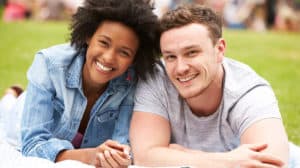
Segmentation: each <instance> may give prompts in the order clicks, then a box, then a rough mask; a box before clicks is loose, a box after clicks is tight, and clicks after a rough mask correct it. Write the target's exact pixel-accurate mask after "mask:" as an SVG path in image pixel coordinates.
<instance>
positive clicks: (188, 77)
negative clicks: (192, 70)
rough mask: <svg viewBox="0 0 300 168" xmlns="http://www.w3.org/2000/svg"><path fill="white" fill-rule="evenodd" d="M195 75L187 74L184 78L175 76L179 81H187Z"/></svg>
mask: <svg viewBox="0 0 300 168" xmlns="http://www.w3.org/2000/svg"><path fill="white" fill-rule="evenodd" d="M196 76H197V75H191V76H187V77H184V78H177V79H178V80H179V82H187V81H189V80H192V79H194V78H195V77H196Z"/></svg>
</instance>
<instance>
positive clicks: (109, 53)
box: [102, 49, 116, 64]
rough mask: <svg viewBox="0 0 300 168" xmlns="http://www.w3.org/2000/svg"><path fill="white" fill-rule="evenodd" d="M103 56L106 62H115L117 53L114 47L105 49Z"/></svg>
mask: <svg viewBox="0 0 300 168" xmlns="http://www.w3.org/2000/svg"><path fill="white" fill-rule="evenodd" d="M102 58H103V60H104V62H105V63H107V64H113V63H114V62H115V59H116V54H115V52H114V50H113V49H109V50H105V51H104V52H103V53H102Z"/></svg>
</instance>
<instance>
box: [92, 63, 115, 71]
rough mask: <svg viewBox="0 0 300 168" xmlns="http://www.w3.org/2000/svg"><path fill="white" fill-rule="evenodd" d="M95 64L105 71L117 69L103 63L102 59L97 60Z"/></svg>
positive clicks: (97, 67)
mask: <svg viewBox="0 0 300 168" xmlns="http://www.w3.org/2000/svg"><path fill="white" fill-rule="evenodd" d="M95 65H96V69H97V70H98V71H101V72H103V73H110V72H112V71H114V70H115V68H113V67H111V66H109V65H105V64H103V63H101V62H100V61H95Z"/></svg>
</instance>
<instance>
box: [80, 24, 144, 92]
mask: <svg viewBox="0 0 300 168" xmlns="http://www.w3.org/2000/svg"><path fill="white" fill-rule="evenodd" d="M87 45H88V47H87V53H86V62H85V64H84V67H83V79H84V83H85V84H86V85H88V87H93V88H95V87H96V88H101V87H102V86H103V85H105V84H106V83H107V82H109V81H110V80H111V79H113V78H115V77H117V76H120V75H121V74H123V73H124V72H125V71H126V70H127V68H128V67H129V66H130V65H131V64H132V62H133V60H134V57H135V55H136V52H137V50H138V47H139V39H138V36H137V35H136V34H135V32H134V31H133V30H132V29H131V28H129V27H127V26H126V25H124V24H122V23H120V22H115V21H103V22H102V23H101V24H100V25H99V27H98V28H97V30H96V32H95V33H94V34H93V36H92V37H91V38H90V39H88V40H87Z"/></svg>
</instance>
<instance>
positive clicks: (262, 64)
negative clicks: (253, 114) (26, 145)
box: [0, 21, 300, 145]
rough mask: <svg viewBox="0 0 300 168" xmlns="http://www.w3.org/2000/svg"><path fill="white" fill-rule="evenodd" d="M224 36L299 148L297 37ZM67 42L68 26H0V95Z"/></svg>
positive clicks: (229, 33) (228, 32) (299, 52)
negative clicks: (268, 89)
mask: <svg viewBox="0 0 300 168" xmlns="http://www.w3.org/2000/svg"><path fill="white" fill-rule="evenodd" d="M224 36H225V38H226V41H227V52H226V55H227V56H228V57H232V58H235V59H237V60H240V61H242V62H245V63H247V64H249V65H250V66H251V67H253V69H255V70H256V71H257V72H258V74H260V75H261V76H263V77H264V78H266V79H267V80H268V81H269V82H270V83H271V85H272V87H273V89H274V91H275V94H276V96H277V98H278V101H279V105H280V110H281V114H282V117H283V121H284V124H285V126H286V130H287V132H288V135H289V138H290V140H291V141H293V142H295V143H297V144H298V145H300V124H298V122H300V105H298V102H299V100H300V87H299V86H298V83H300V70H299V69H298V68H300V45H299V44H298V41H299V39H300V34H299V33H298V34H297V33H278V32H267V33H255V32H251V31H232V30H225V33H224ZM67 39H68V23H67V22H32V21H25V22H17V23H3V22H0V76H1V77H2V79H1V80H0V93H3V92H4V90H5V88H7V87H9V86H10V85H12V84H15V83H19V84H21V85H23V86H24V87H25V86H26V83H27V80H26V71H27V69H28V67H29V65H30V64H31V62H32V59H33V57H34V55H35V53H36V52H37V51H38V50H40V49H41V48H45V47H49V46H51V45H54V44H57V43H64V42H66V41H67ZM270 131H274V130H270Z"/></svg>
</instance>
